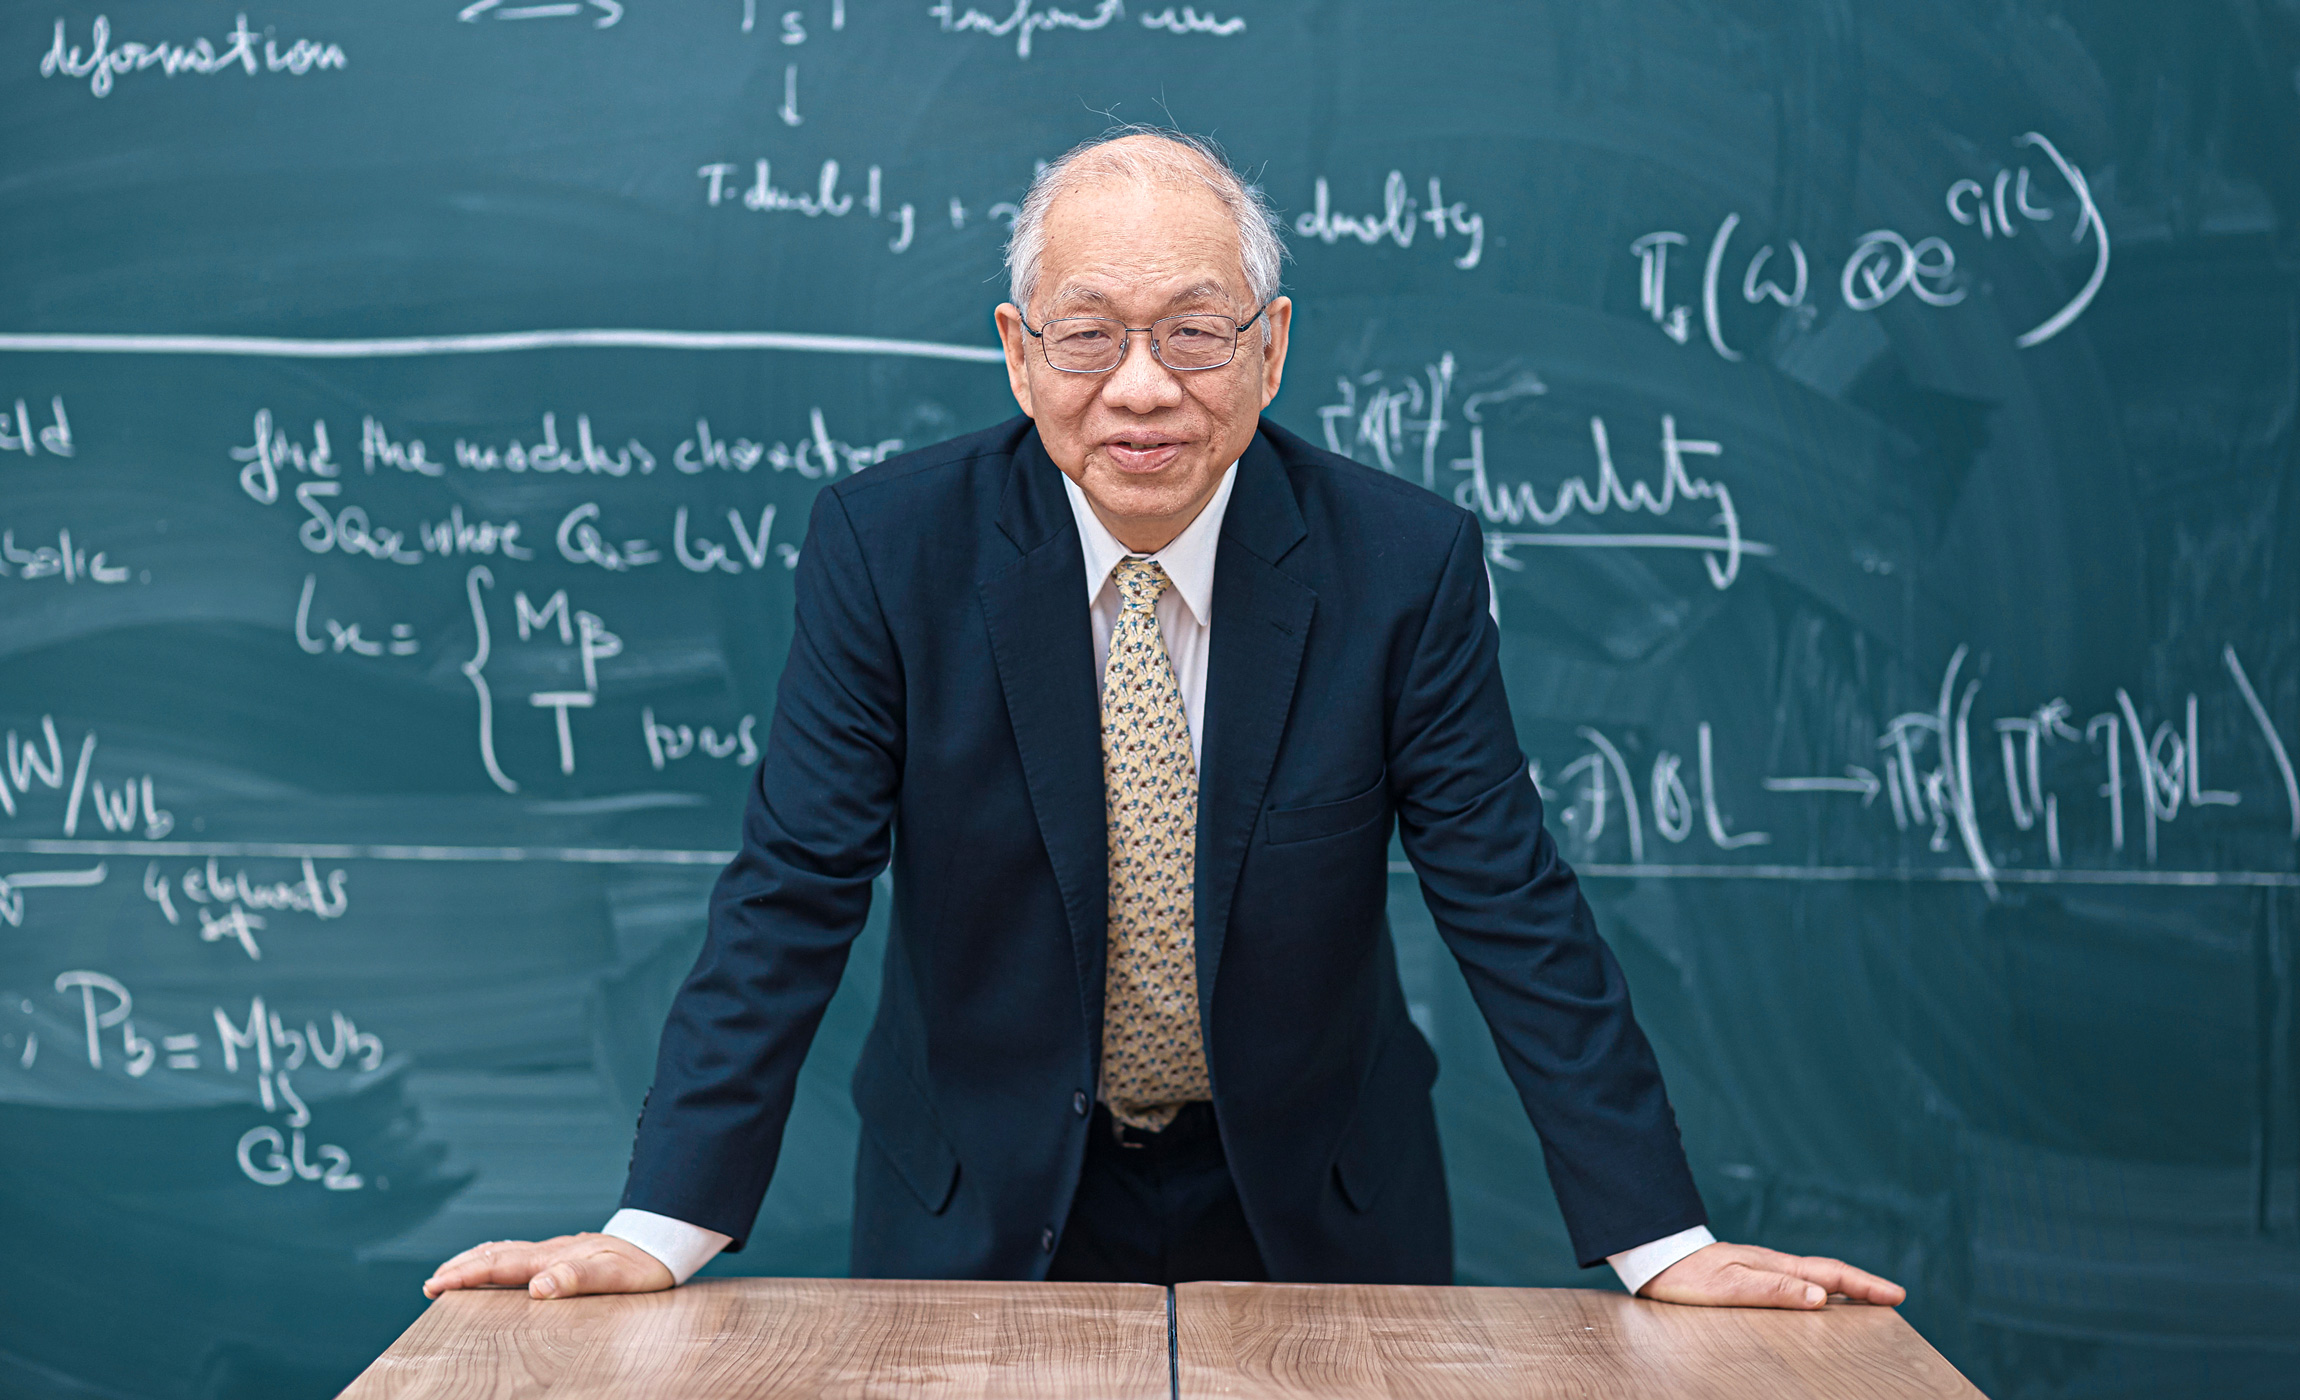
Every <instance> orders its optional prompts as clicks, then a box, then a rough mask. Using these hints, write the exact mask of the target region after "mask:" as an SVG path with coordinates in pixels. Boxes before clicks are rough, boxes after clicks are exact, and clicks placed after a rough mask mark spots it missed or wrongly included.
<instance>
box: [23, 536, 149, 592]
mask: <svg viewBox="0 0 2300 1400" xmlns="http://www.w3.org/2000/svg"><path fill="white" fill-rule="evenodd" d="M0 578H13V579H19V580H22V581H23V582H26V583H30V582H32V581H33V580H35V579H44V578H52V579H57V580H60V581H62V582H64V583H78V582H80V581H82V580H83V579H85V580H86V581H88V582H90V583H126V582H127V581H128V571H127V569H126V568H125V567H123V566H121V565H118V564H114V563H111V562H110V561H109V556H108V555H107V554H106V552H105V551H103V550H100V549H99V550H97V551H96V552H95V553H93V554H90V553H89V552H88V551H87V550H86V549H85V548H83V547H81V546H79V545H77V544H74V543H73V542H72V532H71V530H70V529H68V528H67V529H61V530H58V531H57V532H56V543H54V544H52V545H48V544H40V545H33V546H30V547H29V548H27V547H24V546H20V545H18V544H17V543H16V532H15V531H14V530H8V529H0Z"/></svg>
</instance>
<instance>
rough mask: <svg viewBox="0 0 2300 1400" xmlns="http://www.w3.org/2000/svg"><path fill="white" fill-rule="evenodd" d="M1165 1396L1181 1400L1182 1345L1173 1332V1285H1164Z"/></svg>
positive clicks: (1168, 1398) (1169, 1399) (1169, 1398)
mask: <svg viewBox="0 0 2300 1400" xmlns="http://www.w3.org/2000/svg"><path fill="white" fill-rule="evenodd" d="M1166 1395H1167V1400H1182V1344H1181V1341H1180V1340H1179V1338H1178V1337H1177V1335H1176V1333H1175V1330H1174V1285H1173V1284H1170V1283H1169V1284H1167V1285H1166Z"/></svg>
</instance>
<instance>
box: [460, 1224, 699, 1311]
mask: <svg viewBox="0 0 2300 1400" xmlns="http://www.w3.org/2000/svg"><path fill="white" fill-rule="evenodd" d="M676 1282H678V1280H676V1279H674V1278H672V1277H671V1271H670V1270H669V1269H666V1268H664V1267H663V1261H662V1260H660V1259H657V1258H656V1257H655V1256H654V1255H652V1254H649V1253H648V1252H647V1251H646V1250H643V1249H641V1248H639V1246H637V1245H635V1244H632V1243H631V1242H630V1241H629V1240H622V1239H617V1238H616V1237H615V1236H613V1235H594V1234H590V1233H588V1232H586V1233H584V1234H580V1235H561V1236H559V1237H558V1238H557V1239H549V1240H533V1241H530V1240H496V1241H494V1242H493V1243H490V1244H483V1245H480V1246H478V1247H477V1248H474V1249H467V1250H465V1251H463V1252H462V1253H461V1254H458V1255H456V1256H455V1257H454V1258H453V1259H450V1260H448V1261H447V1262H446V1263H444V1264H442V1265H440V1266H439V1268H438V1269H437V1270H436V1271H435V1272H434V1273H433V1274H432V1276H431V1277H430V1278H428V1279H426V1280H424V1284H423V1296H424V1297H426V1298H437V1297H438V1296H439V1295H440V1294H442V1293H445V1292H447V1291H448V1290H450V1289H454V1288H524V1289H526V1290H527V1296H528V1297H530V1298H574V1297H579V1296H581V1295H583V1294H586V1293H658V1292H661V1291H662V1290H663V1289H666V1288H669V1287H671V1286H672V1285H673V1284H674V1283H676Z"/></svg>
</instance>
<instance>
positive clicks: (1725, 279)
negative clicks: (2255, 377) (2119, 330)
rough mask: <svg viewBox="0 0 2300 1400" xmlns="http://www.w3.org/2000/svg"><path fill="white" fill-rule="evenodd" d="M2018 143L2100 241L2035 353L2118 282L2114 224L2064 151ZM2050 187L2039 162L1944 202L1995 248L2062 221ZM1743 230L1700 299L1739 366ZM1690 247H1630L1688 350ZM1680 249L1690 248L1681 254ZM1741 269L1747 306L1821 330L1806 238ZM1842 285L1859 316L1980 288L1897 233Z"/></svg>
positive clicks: (1951, 301)
mask: <svg viewBox="0 0 2300 1400" xmlns="http://www.w3.org/2000/svg"><path fill="white" fill-rule="evenodd" d="M2013 144H2014V145H2015V146H2016V147H2018V148H2021V149H2023V150H2030V149H2033V150H2036V151H2039V152H2041V153H2042V154H2043V155H2044V157H2045V158H2046V160H2047V161H2048V162H2049V166H2048V169H2049V171H2050V173H2051V174H2052V175H2055V176H2057V177H2058V178H2057V182H2056V183H2057V187H2058V188H2059V189H2061V190H2063V191H2065V197H2066V198H2067V199H2068V200H2069V201H2071V202H2072V204H2073V206H2074V207H2073V209H2072V210H2070V211H2068V215H2067V216H2068V218H2069V219H2070V221H2071V229H2070V243H2071V244H2072V245H2081V244H2083V243H2084V241H2085V239H2086V238H2087V237H2090V238H2091V239H2092V242H2093V267H2092V273H2091V275H2090V277H2088V278H2087V279H2086V281H2085V284H2084V286H2083V287H2082V288H2080V289H2079V290H2078V291H2077V292H2076V293H2075V295H2074V296H2072V297H2071V298H2070V299H2069V301H2068V302H2067V303H2066V304H2065V305H2063V306H2062V307H2061V308H2060V309H2059V310H2058V311H2056V312H2054V313H2053V314H2052V315H2051V316H2049V317H2047V318H2046V319H2045V320H2043V321H2041V322H2039V323H2038V324H2037V325H2035V326H2033V327H2031V328H2030V329H2029V330H2027V331H2024V332H2022V333H2021V334H2020V335H2019V336H2017V337H2016V338H2015V341H2014V343H2015V344H2017V345H2018V346H2020V347H2021V348H2022V349H2024V350H2025V349H2030V348H2033V347H2035V346H2038V345H2042V344H2043V343H2044V342H2046V341H2048V340H2051V339H2052V338H2053V337H2054V336H2056V335H2059V334H2060V333H2061V332H2062V331H2063V330H2066V329H2067V328H2068V327H2069V326H2070V325H2071V324H2072V323H2074V322H2075V320H2076V319H2077V318H2078V317H2079V316H2082V315H2083V314H2084V312H2085V309H2086V308H2087V307H2089V306H2091V305H2092V301H2093V298H2094V297H2096V296H2098V295H2099V293H2100V288H2101V284H2102V283H2103V282H2104V281H2106V280H2107V277H2108V267H2109V236H2108V225H2107V224H2106V223H2105V222H2104V221H2103V220H2102V218H2101V214H2100V206H2099V205H2098V203H2097V202H2096V201H2095V200H2094V198H2093V195H2092V188H2091V186H2090V184H2088V183H2087V181H2086V180H2085V177H2084V172H2083V171H2082V170H2079V169H2078V168H2077V167H2076V166H2075V165H2074V164H2072V163H2070V161H2069V160H2068V158H2067V157H2065V156H2063V155H2062V154H2061V152H2060V148H2059V147H2057V146H2055V145H2054V144H2053V143H2052V141H2051V140H2050V139H2048V138H2047V137H2045V136H2044V135H2043V134H2042V133H2039V132H2034V131H2031V132H2028V133H2025V134H2024V135H2022V136H2021V137H2020V138H2019V139H2018V140H2016V141H2015V142H2014V143H2013ZM2044 188H2045V179H2044V177H2043V176H2042V175H2040V174H2039V172H2038V171H2037V169H2035V168H2034V167H2032V166H2031V165H2029V164H2026V163H2023V164H2021V165H2019V166H2017V167H2011V166H2000V167H1999V168H1998V169H1997V171H1996V173H1995V176H1994V178H1993V179H1992V180H1991V181H1990V182H1989V183H1988V184H1983V183H1982V182H1981V181H1979V180H1975V179H1971V178H1969V177H1968V178H1963V179H1959V180H1957V181H1955V182H1954V183H1953V184H1951V185H1950V186H1949V187H1948V190H1947V192H1946V194H1945V195H1944V198H1943V203H1944V204H1945V205H1946V207H1947V211H1948V215H1949V217H1950V218H1951V219H1952V220H1954V221H1955V223H1956V224H1957V225H1959V226H1960V227H1963V228H1975V229H1978V230H1979V232H1980V235H1981V239H1982V241H1983V243H1984V244H1986V243H1990V242H1994V241H1996V240H1999V239H2011V238H2015V237H2018V236H2019V234H2020V231H2021V229H2022V228H2023V227H2026V226H2030V225H2041V224H2049V223H2051V222H2053V221H2055V220H2057V219H2059V218H2060V217H2062V211H2060V210H2059V209H2057V208H2055V207H2054V206H2053V205H2052V204H2050V203H2046V204H2039V203H2037V202H2036V201H2037V199H2038V197H2039V196H2040V194H2041V192H2042V191H2043V190H2044ZM1740 227H1741V215H1740V214H1739V213H1738V212H1734V213H1729V214H1727V215H1726V216H1725V217H1724V218H1723V219H1722V220H1721V221H1719V223H1718V225H1717V229H1716V231H1715V233H1714V234H1713V235H1712V236H1711V237H1710V239H1709V244H1708V250H1707V256H1706V258H1705V260H1704V261H1703V263H1702V272H1701V286H1700V293H1699V299H1700V308H1699V315H1700V325H1701V329H1702V331H1703V333H1704V334H1705V336H1706V338H1707V340H1708V344H1709V347H1710V348H1711V349H1712V350H1714V351H1715V352H1716V353H1717V354H1718V355H1719V356H1720V357H1721V358H1723V359H1726V360H1729V361H1738V360H1740V359H1742V358H1743V355H1744V351H1743V350H1742V349H1741V348H1740V347H1737V346H1735V345H1733V344H1731V343H1730V341H1729V339H1728V336H1727V333H1726V327H1725V322H1724V314H1723V310H1722V304H1723V302H1724V293H1725V291H1726V290H1727V289H1729V288H1731V287H1732V286H1733V285H1734V283H1733V280H1732V278H1731V277H1730V275H1729V273H1728V271H1727V269H1728V266H1729V259H1730V258H1731V257H1732V256H1734V254H1733V251H1732V250H1733V243H1734V239H1735V237H1736V235H1737V233H1738V232H1739V230H1740ZM1743 246H1746V245H1745V244H1744V245H1743ZM1690 249H1691V240H1690V239H1689V238H1688V237H1687V236H1686V235H1685V234H1684V233H1681V232H1678V231H1676V230H1657V231H1655V232H1652V233H1648V234H1645V235H1643V236H1642V237H1640V238H1638V239H1636V240H1635V241H1633V242H1632V243H1631V244H1630V245H1629V251H1630V252H1631V253H1632V254H1633V255H1634V256H1635V257H1636V258H1637V305H1638V309H1639V310H1641V311H1643V312H1644V313H1645V314H1646V315H1647V316H1648V317H1650V318H1651V319H1652V321H1653V323H1654V324H1655V325H1656V326H1657V327H1659V328H1660V330H1661V332H1662V333H1663V334H1664V335H1667V336H1668V337H1669V338H1670V339H1671V340H1674V341H1676V342H1677V343H1678V344H1680V345H1685V344H1689V343H1691V341H1692V339H1693V328H1694V314H1695V311H1694V307H1693V305H1692V304H1691V303H1689V302H1681V301H1678V300H1677V299H1676V296H1675V294H1674V293H1673V291H1672V284H1671V282H1670V272H1671V268H1672V266H1673V262H1672V259H1673V256H1674V259H1675V265H1677V266H1683V265H1684V264H1685V263H1686V262H1687V260H1688V257H1689V254H1690ZM1672 250H1686V251H1685V252H1681V253H1676V254H1674V255H1673V253H1672ZM1741 267H1742V273H1741V277H1740V281H1739V288H1740V294H1741V299H1742V301H1743V302H1745V303H1746V304H1747V305H1750V306H1761V305H1764V304H1765V303H1768V302H1770V303H1772V304H1773V306H1775V307H1776V308H1778V309H1779V310H1780V311H1781V312H1783V313H1785V314H1788V315H1790V316H1792V317H1794V318H1795V321H1796V323H1797V324H1798V325H1799V326H1801V327H1802V326H1810V325H1811V324H1812V323H1813V321H1814V319H1815V318H1816V316H1817V315H1818V308H1817V307H1816V306H1815V305H1814V304H1813V302H1812V300H1811V298H1810V293H1811V291H1812V281H1813V270H1812V265H1811V260H1810V259H1809V258H1808V256H1807V253H1806V250H1805V248H1804V246H1803V245H1802V244H1801V243H1799V242H1798V241H1797V240H1796V239H1794V238H1790V239H1786V240H1784V241H1783V242H1782V243H1781V244H1779V245H1776V244H1774V243H1771V242H1767V243H1764V244H1762V245H1760V246H1759V247H1758V248H1757V249H1756V250H1755V251H1754V252H1753V253H1751V254H1750V255H1749V257H1748V260H1747V261H1746V263H1743V264H1741ZM1835 282H1836V291H1837V296H1838V299H1839V300H1840V301H1841V302H1842V303H1843V304H1844V306H1845V307H1846V309H1848V310H1851V311H1857V312H1872V311H1876V310H1879V309H1880V308H1882V307H1885V306H1887V305H1890V304H1891V303H1892V302H1893V301H1895V300H1896V299H1897V298H1899V297H1900V296H1901V295H1902V294H1903V293H1904V292H1905V293H1907V294H1908V295H1909V296H1910V297H1911V298H1913V299H1914V300H1916V301H1918V302H1920V303H1922V304H1923V305H1925V306H1929V307H1933V308H1936V309H1943V308H1948V307H1953V306H1957V305H1959V304H1961V303H1962V302H1963V301H1964V300H1965V299H1966V297H1967V295H1968V294H1969V293H1970V292H1971V290H1972V287H1973V285H1974V284H1973V281H1972V279H1971V277H1970V276H1969V275H1967V274H1965V273H1963V272H1960V271H1959V270H1958V263H1957V250H1956V248H1955V247H1954V246H1953V245H1952V244H1951V243H1950V242H1949V241H1948V239H1946V238H1944V237H1942V236H1940V235H1938V234H1927V235H1923V236H1919V237H1916V238H1914V239H1912V238H1910V237H1909V236H1907V235H1904V234H1902V233H1901V232H1899V231H1897V230H1894V229H1889V228H1880V229H1872V230H1870V231H1868V232H1867V233H1864V234H1862V235H1861V236H1860V237H1859V238H1858V239H1856V240H1855V241H1854V243H1853V247H1852V250H1851V251H1850V253H1848V254H1847V256H1846V258H1845V260H1844V263H1843V265H1842V267H1841V268H1840V269H1839V272H1838V275H1837V277H1836V279H1835Z"/></svg>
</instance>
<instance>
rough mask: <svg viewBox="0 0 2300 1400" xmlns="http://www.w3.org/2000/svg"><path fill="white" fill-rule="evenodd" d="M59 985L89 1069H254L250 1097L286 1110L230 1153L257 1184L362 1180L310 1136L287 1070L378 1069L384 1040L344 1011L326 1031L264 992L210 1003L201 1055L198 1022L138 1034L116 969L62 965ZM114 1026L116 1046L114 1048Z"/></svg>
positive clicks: (335, 1186)
mask: <svg viewBox="0 0 2300 1400" xmlns="http://www.w3.org/2000/svg"><path fill="white" fill-rule="evenodd" d="M55 988H56V993H57V995H58V996H60V997H62V998H64V999H65V1001H66V1004H67V1005H71V1004H73V1003H77V1007H76V1009H77V1010H78V1012H79V1019H80V1023H81V1027H82V1030H83V1034H84V1037H85V1047H86V1053H87V1058H88V1068H89V1069H90V1070H92V1071H95V1072H97V1073H103V1072H105V1067H106V1064H107V1059H108V1058H109V1063H111V1064H112V1065H113V1066H115V1067H116V1069H117V1072H119V1073H121V1074H124V1075H125V1076H126V1077H127V1078H128V1079H131V1080H140V1079H142V1078H143V1077H144V1076H146V1075H148V1074H150V1073H151V1072H152V1071H153V1070H154V1069H155V1068H162V1067H164V1068H165V1069H166V1070H167V1071H169V1072H171V1073H178V1074H182V1073H199V1072H202V1071H206V1072H210V1073H212V1072H215V1071H216V1070H219V1069H220V1071H221V1072H222V1073H224V1074H226V1075H230V1076H233V1077H235V1078H236V1077H237V1076H238V1075H239V1074H240V1073H241V1072H242V1071H243V1070H246V1071H248V1072H250V1073H252V1074H253V1075H254V1076H255V1099H256V1102H257V1103H259V1104H260V1105H262V1108H263V1111H264V1112H265V1113H269V1114H280V1115H284V1117H283V1119H282V1122H281V1125H280V1127H276V1128H275V1127H273V1126H271V1125H269V1124H264V1125H261V1126H258V1127H254V1128H250V1129H248V1130H247V1131H246V1132H244V1133H242V1134H241V1135H240V1138H239V1141H238V1144H237V1146H236V1147H235V1149H234V1156H235V1158H236V1160H237V1161H238V1163H239V1168H240V1170H241V1172H242V1173H244V1174H245V1175H246V1176H247V1178H248V1179H249V1180H250V1181H253V1182H255V1183H256V1184H258V1185H260V1186H284V1185H287V1184H288V1183H290V1182H293V1181H306V1182H313V1183H316V1184H317V1185H319V1186H320V1187H321V1188H322V1189H325V1190H329V1191H357V1190H359V1189H360V1188H362V1187H363V1186H365V1185H366V1184H367V1183H366V1181H365V1179H364V1178H362V1177H361V1176H360V1174H359V1173H357V1172H354V1171H352V1170H351V1165H352V1163H351V1154H350V1153H349V1152H347V1151H345V1150H344V1149H343V1148H341V1147H338V1146H335V1145H333V1144H330V1143H322V1142H318V1141H316V1140H313V1139H311V1138H307V1136H306V1131H305V1130H306V1129H308V1128H310V1126H311V1122H312V1112H311V1108H310V1105H309V1104H307V1103H306V1102H305V1100H304V1097H303V1095H302V1094H301V1093H299V1092H298V1091H297V1089H296V1087H295V1081H294V1080H293V1078H292V1077H291V1076H293V1075H295V1074H322V1073H329V1072H341V1071H345V1070H349V1071H352V1072H354V1073H373V1072H374V1071H376V1070H378V1069H380V1068H382V1066H383V1041H382V1040H381V1039H380V1038H378V1037H377V1036H375V1035H374V1034H372V1033H370V1032H367V1031H362V1030H361V1029H360V1028H359V1027H358V1026H357V1025H356V1024H355V1023H354V1022H353V1021H352V1019H351V1018H350V1017H348V1016H346V1015H344V1014H343V1012H342V1011H340V1010H337V1011H331V1012H330V1013H329V1015H328V1028H327V1029H326V1030H324V1031H323V1030H322V1029H320V1024H319V1021H318V1020H317V1018H306V1019H305V1020H304V1022H303V1023H302V1024H301V1025H300V1026H299V1025H297V1024H296V1023H295V1022H294V1021H293V1020H292V1019H291V1018H289V1017H285V1016H282V1015H281V1014H280V1013H279V1012H278V1011H277V1010H276V1009H274V1008H272V1007H269V1006H267V1005H266V1004H265V1002H264V999H263V997H262V996H260V995H259V996H256V997H254V998H252V999H251V1000H250V1001H249V1003H248V1012H247V1015H246V1017H245V1019H242V1018H240V1017H238V1016H236V1015H234V1014H232V1013H230V1012H227V1011H225V1010H224V1008H222V1007H221V1006H217V1007H214V1008H212V1011H211V1016H212V1023H213V1027H214V1033H215V1041H214V1045H215V1052H216V1054H215V1056H214V1057H213V1058H209V1059H203V1058H202V1055H203V1051H204V1049H205V1042H204V1037H203V1030H204V1029H205V1028H204V1027H203V1028H202V1030H193V1031H184V1032H174V1031H168V1030H160V1031H159V1033H158V1035H157V1037H156V1038H155V1037H154V1036H151V1035H146V1034H143V1033H140V1032H139V1031H138V1030H137V1029H136V1022H135V1018H134V1012H135V1007H136V999H135V996H134V994H133V993H131V992H130V991H129V990H128V988H127V986H126V984H124V983H122V982H121V981H120V980H119V979H118V978H116V977H112V976H110V975H109V974H107V973H103V972H98V971H95V970H94V969H91V968H77V969H74V970H72V971H69V972H64V973H60V974H58V975H57V977H56V982H55ZM115 1032H116V1033H117V1035H116V1038H117V1042H118V1048H117V1049H113V1048H111V1047H112V1043H113V1041H114V1039H115V1036H114V1034H113V1033H115ZM35 1049H36V1042H28V1043H27V1045H26V1054H25V1055H24V1056H23V1057H22V1060H21V1063H22V1064H23V1066H24V1068H26V1069H29V1068H31V1066H32V1064H33V1054H34V1051H35ZM283 1129H284V1130H285V1131H283Z"/></svg>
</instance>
